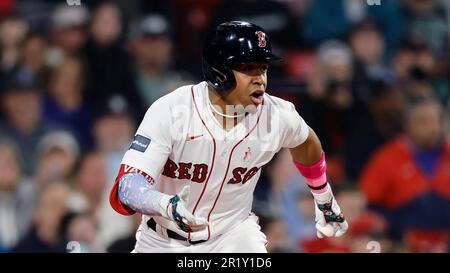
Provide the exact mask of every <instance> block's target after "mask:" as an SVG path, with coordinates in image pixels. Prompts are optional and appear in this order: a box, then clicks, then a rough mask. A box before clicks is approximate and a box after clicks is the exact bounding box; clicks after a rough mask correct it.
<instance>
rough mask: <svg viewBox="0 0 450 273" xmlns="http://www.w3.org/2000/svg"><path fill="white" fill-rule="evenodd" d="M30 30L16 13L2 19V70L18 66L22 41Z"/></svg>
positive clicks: (0, 44)
mask: <svg viewBox="0 0 450 273" xmlns="http://www.w3.org/2000/svg"><path fill="white" fill-rule="evenodd" d="M27 31H28V24H27V22H26V21H24V20H23V19H22V18H21V17H19V16H15V15H9V16H4V17H3V18H1V19H0V71H1V72H8V71H10V70H12V69H13V68H15V67H16V66H18V63H19V60H20V43H21V42H22V41H23V39H24V38H25V36H26V34H27Z"/></svg>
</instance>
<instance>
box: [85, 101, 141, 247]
mask: <svg viewBox="0 0 450 273" xmlns="http://www.w3.org/2000/svg"><path fill="white" fill-rule="evenodd" d="M131 113H132V110H131V107H130V105H128V104H127V101H126V100H125V99H123V98H122V97H120V96H114V97H111V98H110V99H109V100H108V102H107V103H106V105H105V106H104V108H103V109H102V110H101V111H100V115H99V116H98V117H97V119H96V120H95V123H94V126H93V134H94V139H95V145H96V149H97V150H98V151H99V153H100V154H101V156H102V157H103V160H104V161H105V164H106V172H107V174H106V175H107V179H106V181H107V182H106V183H107V186H106V189H110V188H111V187H112V186H113V183H114V181H115V178H116V175H117V172H118V171H119V166H120V162H121V161H122V157H123V154H124V153H125V151H126V150H127V149H128V148H129V147H130V143H131V140H132V138H133V134H134V132H135V130H136V129H135V123H134V120H133V115H132V114H131ZM105 194H106V195H107V194H108V192H106V193H105ZM104 198H105V199H104V200H108V198H107V196H104ZM101 210H102V213H101V214H100V215H99V219H98V221H99V225H100V227H101V228H100V233H99V236H98V238H99V240H100V241H101V242H102V245H104V246H108V245H109V244H110V243H111V242H112V241H113V240H115V239H117V238H119V237H123V236H126V235H127V234H129V233H132V232H135V231H136V229H134V231H133V223H132V219H131V218H129V217H125V216H123V215H120V214H118V213H116V212H115V211H114V210H113V209H112V208H111V206H110V205H109V204H108V202H106V203H105V202H103V204H102V208H101ZM103 227H107V228H103ZM133 236H134V233H133ZM133 238H134V237H133ZM133 246H134V245H133ZM131 250H133V248H131V249H130V250H129V251H128V252H130V251H131Z"/></svg>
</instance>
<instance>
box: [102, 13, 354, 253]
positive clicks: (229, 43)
mask: <svg viewBox="0 0 450 273" xmlns="http://www.w3.org/2000/svg"><path fill="white" fill-rule="evenodd" d="M276 61H280V58H278V57H277V56H275V55H274V54H272V51H271V45H270V41H269V37H268V36H267V34H266V33H265V31H264V30H263V29H262V28H260V27H259V26H256V25H254V24H251V23H247V22H239V21H233V22H227V23H223V24H221V25H219V26H218V27H217V28H216V29H215V30H214V31H212V32H211V33H210V34H209V35H208V36H207V38H206V41H205V44H204V49H203V74H204V79H205V81H203V82H200V83H199V84H197V85H189V86H183V87H180V88H178V89H176V90H175V91H173V92H171V93H169V94H168V95H166V96H164V97H162V98H160V99H158V100H157V101H156V102H155V103H154V104H152V105H151V106H150V108H149V109H148V111H147V113H146V114H145V117H144V119H143V121H142V123H141V124H140V126H139V128H138V130H137V132H136V135H135V136H134V139H133V141H132V143H131V146H130V148H129V149H128V151H127V152H126V153H125V155H124V157H123V160H122V163H121V167H120V171H119V174H118V176H117V179H116V181H115V185H114V187H113V189H112V191H111V194H110V203H111V205H112V207H113V208H114V209H115V210H116V211H117V212H119V213H121V214H124V215H131V214H133V213H135V212H139V213H142V215H143V216H142V223H141V225H140V227H139V228H138V231H137V233H136V239H137V242H136V246H135V249H134V250H133V252H138V253H141V252H181V253H187V252H203V253H205V252H267V250H266V248H265V245H266V244H267V240H266V237H265V235H264V234H263V233H262V232H261V230H260V226H259V225H258V219H257V216H255V215H254V214H253V213H252V212H251V208H252V200H253V191H254V189H255V186H256V183H257V181H258V178H259V176H260V173H261V168H262V167H263V166H264V165H265V164H267V163H268V162H269V161H270V160H271V159H272V157H273V156H274V155H275V154H276V153H277V152H278V151H279V150H280V149H282V148H289V149H290V152H291V154H292V157H293V160H294V163H295V165H296V166H297V168H298V170H299V171H300V173H301V174H302V175H303V176H304V177H305V179H306V182H307V184H308V186H309V187H310V189H311V192H312V195H313V197H314V201H315V203H316V206H315V207H316V208H315V213H316V218H315V220H316V228H317V236H318V237H320V238H321V237H324V236H328V237H332V236H341V235H342V234H343V233H345V231H346V230H347V228H348V224H347V222H346V220H345V218H344V216H343V215H342V213H341V209H340V208H339V206H338V204H337V203H336V200H335V199H334V197H333V193H332V190H331V186H330V184H329V183H328V182H327V177H326V161H325V154H324V152H323V151H322V147H321V144H320V141H319V139H318V138H317V136H316V135H315V133H314V132H313V130H312V129H311V128H309V127H308V125H307V124H306V123H305V121H304V120H303V119H302V118H301V117H300V115H299V114H298V113H297V112H296V110H295V108H294V105H293V104H292V103H290V102H288V101H285V100H282V99H280V98H277V97H274V96H271V95H269V94H267V93H266V86H267V69H268V67H269V65H270V64H271V63H273V62H276Z"/></svg>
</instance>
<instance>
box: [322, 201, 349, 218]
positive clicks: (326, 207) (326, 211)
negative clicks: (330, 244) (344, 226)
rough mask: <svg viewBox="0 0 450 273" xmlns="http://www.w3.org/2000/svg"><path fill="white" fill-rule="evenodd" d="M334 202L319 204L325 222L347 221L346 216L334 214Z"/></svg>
mask: <svg viewBox="0 0 450 273" xmlns="http://www.w3.org/2000/svg"><path fill="white" fill-rule="evenodd" d="M332 202H333V201H331V202H329V203H325V204H317V207H318V208H319V209H320V210H321V211H322V212H323V215H324V217H325V221H326V222H327V223H329V222H336V223H343V222H344V221H345V217H344V214H342V213H339V214H336V213H334V212H333V210H332Z"/></svg>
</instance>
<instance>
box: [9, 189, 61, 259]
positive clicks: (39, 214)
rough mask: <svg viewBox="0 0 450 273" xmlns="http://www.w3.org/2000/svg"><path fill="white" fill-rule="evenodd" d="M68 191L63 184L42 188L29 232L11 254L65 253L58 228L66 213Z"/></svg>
mask: <svg viewBox="0 0 450 273" xmlns="http://www.w3.org/2000/svg"><path fill="white" fill-rule="evenodd" d="M69 195H70V190H69V187H68V186H67V185H64V184H63V183H58V182H57V183H51V184H49V185H47V186H46V187H44V188H43V189H42V191H41V193H40V196H39V198H38V203H37V206H36V207H35V209H34V221H33V225H32V227H31V230H30V231H29V232H28V233H27V234H26V235H25V236H24V237H23V238H22V240H20V241H19V243H18V244H17V245H16V246H15V247H14V248H13V249H12V252H28V253H30V252H36V253H37V252H43V253H45V252H52V253H55V252H65V251H66V246H65V245H64V244H63V242H62V240H61V237H60V233H59V227H60V222H61V219H62V217H63V216H64V214H65V213H66V212H67V211H68V203H67V202H68V198H69Z"/></svg>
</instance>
